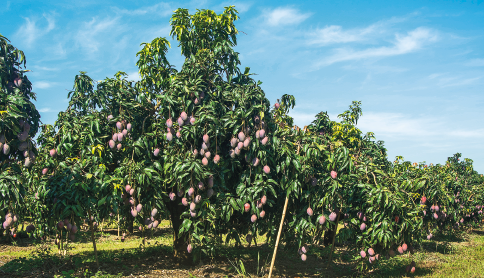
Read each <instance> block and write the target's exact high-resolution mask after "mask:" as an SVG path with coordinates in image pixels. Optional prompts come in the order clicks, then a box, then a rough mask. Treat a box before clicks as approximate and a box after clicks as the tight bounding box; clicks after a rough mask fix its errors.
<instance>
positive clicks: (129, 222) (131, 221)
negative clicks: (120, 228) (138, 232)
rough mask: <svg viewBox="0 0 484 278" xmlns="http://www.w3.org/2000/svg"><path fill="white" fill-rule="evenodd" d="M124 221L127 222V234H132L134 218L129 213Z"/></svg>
mask: <svg viewBox="0 0 484 278" xmlns="http://www.w3.org/2000/svg"><path fill="white" fill-rule="evenodd" d="M126 220H127V222H128V232H129V233H130V234H132V233H133V231H134V228H133V225H134V217H133V216H132V215H131V213H129V214H128V216H127V218H126Z"/></svg>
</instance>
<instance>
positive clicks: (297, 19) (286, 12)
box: [264, 8, 311, 26]
mask: <svg viewBox="0 0 484 278" xmlns="http://www.w3.org/2000/svg"><path fill="white" fill-rule="evenodd" d="M310 16H311V14H310V13H306V14H302V13H300V12H299V11H297V10H295V9H292V8H276V9H275V10H272V11H267V12H266V14H265V15H264V17H265V18H266V22H267V24H268V25H269V26H282V25H291V24H298V23H301V22H303V21H304V20H306V19H307V18H308V17H310Z"/></svg>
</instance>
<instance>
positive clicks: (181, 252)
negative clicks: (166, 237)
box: [165, 198, 193, 264]
mask: <svg viewBox="0 0 484 278" xmlns="http://www.w3.org/2000/svg"><path fill="white" fill-rule="evenodd" d="M165 205H166V207H167V208H168V210H169V212H170V218H171V223H172V225H173V251H174V257H175V259H176V260H177V261H178V262H179V263H182V264H193V260H192V255H191V254H189V253H188V251H187V247H188V233H186V232H184V233H182V234H180V233H179V232H178V231H179V230H180V227H181V225H182V223H183V219H180V216H181V215H182V213H183V211H184V210H185V207H184V206H183V205H182V203H181V198H176V199H175V201H171V200H170V201H168V202H167V203H165Z"/></svg>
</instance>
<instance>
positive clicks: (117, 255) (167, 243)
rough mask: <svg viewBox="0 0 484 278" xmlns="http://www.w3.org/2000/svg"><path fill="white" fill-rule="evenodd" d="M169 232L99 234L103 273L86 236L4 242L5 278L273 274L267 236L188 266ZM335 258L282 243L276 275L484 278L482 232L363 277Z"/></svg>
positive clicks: (442, 239) (345, 257) (343, 252)
mask: <svg viewBox="0 0 484 278" xmlns="http://www.w3.org/2000/svg"><path fill="white" fill-rule="evenodd" d="M171 232H172V230H171V228H170V225H169V222H168V221H163V222H162V223H160V226H159V229H157V231H156V233H154V235H153V236H152V237H148V238H147V239H146V241H145V245H144V246H143V244H142V243H143V240H142V238H141V233H140V232H139V231H137V232H136V233H134V234H133V235H129V236H128V237H126V241H125V242H121V241H120V240H119V238H118V237H117V231H116V230H114V229H110V230H105V231H104V232H103V233H101V232H97V233H96V243H97V249H98V250H99V252H98V255H99V262H100V269H97V267H96V264H95V258H94V253H93V251H92V243H91V241H90V233H88V232H79V233H78V238H77V239H76V242H75V243H69V245H68V254H67V256H61V255H59V254H58V250H57V246H55V245H54V244H53V242H52V241H48V242H44V243H40V242H36V241H33V240H31V239H20V240H18V241H17V242H16V244H15V245H12V244H8V245H0V277H3V276H2V275H4V276H6V277H39V276H43V277H59V278H60V277H66V278H67V277H126V276H130V275H133V276H139V275H145V276H146V277H257V276H258V277H267V274H268V269H269V266H270V260H271V258H272V252H273V249H272V247H271V246H268V245H266V244H265V240H266V238H265V236H258V237H257V242H258V244H257V246H254V245H252V246H250V247H249V246H248V244H247V243H245V239H244V240H243V241H244V245H243V246H235V242H234V241H232V242H230V243H229V244H227V245H220V246H218V247H217V255H216V256H215V257H214V258H211V259H210V258H208V257H203V258H202V261H201V262H200V264H198V265H196V266H186V265H179V264H177V263H176V262H175V261H174V260H173V256H172V253H173V249H172V247H171V245H172V242H173V238H172V233H171ZM149 234H150V232H148V233H145V235H149ZM223 240H225V237H223ZM329 253H330V247H322V246H311V247H310V249H309V252H308V259H307V261H306V262H302V261H301V260H300V258H299V255H298V254H297V253H296V252H294V250H284V246H283V245H280V248H279V249H278V254H277V260H276V266H275V271H274V273H275V277H366V276H372V277H406V276H407V274H406V273H405V268H406V266H407V265H408V264H409V263H410V262H411V261H412V260H413V261H415V262H416V264H417V270H416V272H415V273H414V274H408V276H409V277H483V276H484V262H482V261H481V258H483V257H484V229H474V230H472V231H471V232H469V233H467V234H464V235H460V236H459V235H458V236H455V235H449V236H442V235H441V236H438V235H437V236H435V237H434V238H433V239H432V240H431V241H428V240H424V241H423V243H422V245H421V246H420V247H419V248H417V250H416V252H415V254H413V255H411V254H410V253H406V254H404V255H400V256H396V257H394V258H391V259H389V260H385V259H383V260H379V261H377V263H376V264H374V265H372V269H369V268H366V269H365V270H364V271H362V272H358V271H357V270H356V269H357V267H358V266H361V262H359V261H355V260H354V257H355V255H354V254H353V252H350V251H348V250H347V248H346V247H337V248H336V251H335V255H334V256H333V258H334V260H333V263H332V264H329V265H328V264H327V260H328V257H329ZM363 265H364V266H367V265H366V263H365V264H363Z"/></svg>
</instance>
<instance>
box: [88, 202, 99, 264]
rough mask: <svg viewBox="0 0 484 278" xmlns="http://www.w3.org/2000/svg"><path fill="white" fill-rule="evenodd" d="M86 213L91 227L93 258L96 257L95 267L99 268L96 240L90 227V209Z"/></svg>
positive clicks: (90, 224)
mask: <svg viewBox="0 0 484 278" xmlns="http://www.w3.org/2000/svg"><path fill="white" fill-rule="evenodd" d="M88 213H89V226H90V227H91V240H92V246H93V247H94V256H95V257H96V265H97V268H99V260H98V259H97V248H96V239H95V238H94V227H93V225H92V218H91V209H89V210H88Z"/></svg>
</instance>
